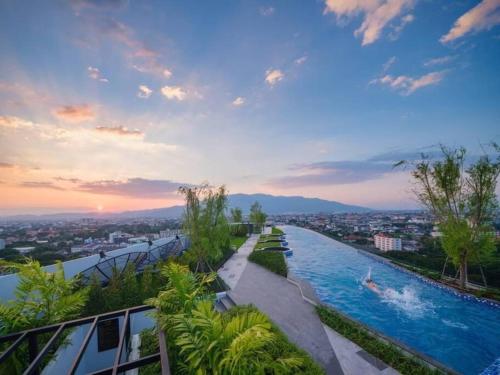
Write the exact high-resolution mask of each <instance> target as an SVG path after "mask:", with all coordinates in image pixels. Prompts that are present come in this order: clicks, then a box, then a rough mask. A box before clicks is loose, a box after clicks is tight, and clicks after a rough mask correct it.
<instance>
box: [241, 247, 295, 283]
mask: <svg viewBox="0 0 500 375" xmlns="http://www.w3.org/2000/svg"><path fill="white" fill-rule="evenodd" d="M248 260H249V261H251V262H254V263H257V264H259V265H261V266H262V267H265V268H267V269H268V270H269V271H271V272H274V273H277V274H278V275H281V276H284V277H286V275H287V273H288V270H287V266H286V262H285V257H284V255H283V253H282V252H281V251H254V252H252V253H251V254H250V256H249V257H248Z"/></svg>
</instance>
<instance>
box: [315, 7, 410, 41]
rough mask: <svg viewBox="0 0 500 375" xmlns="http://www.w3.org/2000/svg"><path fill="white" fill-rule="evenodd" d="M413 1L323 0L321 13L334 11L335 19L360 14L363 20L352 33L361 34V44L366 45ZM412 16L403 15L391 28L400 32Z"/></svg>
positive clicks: (348, 17)
mask: <svg viewBox="0 0 500 375" xmlns="http://www.w3.org/2000/svg"><path fill="white" fill-rule="evenodd" d="M414 3H415V1H414V0H325V9H324V11H323V14H328V13H334V14H336V16H337V20H341V19H346V18H347V19H351V18H353V17H355V16H357V15H359V14H362V15H363V22H362V24H361V26H360V27H359V28H358V29H356V31H355V32H354V35H355V36H356V37H358V36H362V42H361V44H362V45H363V46H366V45H368V44H371V43H373V42H375V41H376V40H377V39H379V38H380V34H381V33H382V30H383V29H384V28H385V27H386V26H387V25H388V24H389V23H390V22H391V21H392V20H394V19H396V18H398V17H400V16H401V14H402V13H404V12H406V11H409V10H411V9H413V7H414ZM412 17H413V16H411V15H408V14H407V15H404V16H403V17H401V19H400V23H399V26H395V27H393V29H395V30H396V31H397V32H398V33H400V32H401V30H402V29H403V28H404V26H405V25H406V24H408V23H409V22H411V21H412V20H413V18H412Z"/></svg>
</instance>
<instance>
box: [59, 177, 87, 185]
mask: <svg viewBox="0 0 500 375" xmlns="http://www.w3.org/2000/svg"><path fill="white" fill-rule="evenodd" d="M54 180H56V181H62V182H71V183H73V184H77V183H79V182H82V180H80V179H79V178H68V177H54Z"/></svg>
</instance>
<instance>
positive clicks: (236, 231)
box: [230, 224, 248, 237]
mask: <svg viewBox="0 0 500 375" xmlns="http://www.w3.org/2000/svg"><path fill="white" fill-rule="evenodd" d="M230 233H231V235H232V236H235V237H246V235H247V234H248V225H246V224H233V225H231V226H230Z"/></svg>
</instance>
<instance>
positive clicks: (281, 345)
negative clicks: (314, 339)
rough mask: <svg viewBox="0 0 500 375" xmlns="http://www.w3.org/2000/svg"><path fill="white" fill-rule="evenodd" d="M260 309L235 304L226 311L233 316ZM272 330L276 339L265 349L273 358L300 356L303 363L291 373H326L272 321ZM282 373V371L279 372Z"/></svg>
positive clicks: (307, 374) (312, 374)
mask: <svg viewBox="0 0 500 375" xmlns="http://www.w3.org/2000/svg"><path fill="white" fill-rule="evenodd" d="M251 311H259V310H258V309H257V308H256V307H254V306H252V305H247V306H235V307H233V308H231V309H230V310H228V311H226V312H225V313H224V315H225V316H227V317H233V316H237V315H241V314H243V313H245V312H251ZM271 332H273V333H274V335H275V337H276V339H275V340H274V341H273V342H272V344H270V345H267V346H266V347H265V348H264V351H266V352H267V353H269V354H270V355H271V356H272V358H275V359H277V358H288V357H296V358H300V360H301V361H302V365H301V366H300V368H298V369H293V370H292V372H291V373H293V374H303V375H320V374H324V371H323V370H322V369H321V368H320V367H319V366H318V365H317V364H316V363H315V362H314V360H313V359H312V358H311V357H310V356H309V354H307V353H306V352H305V351H303V350H302V349H299V348H298V347H297V346H295V345H294V344H292V343H291V342H290V341H288V338H287V337H286V335H285V334H284V333H283V332H281V330H280V329H279V328H278V326H276V325H275V324H274V323H272V322H271ZM277 373H280V372H277Z"/></svg>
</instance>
